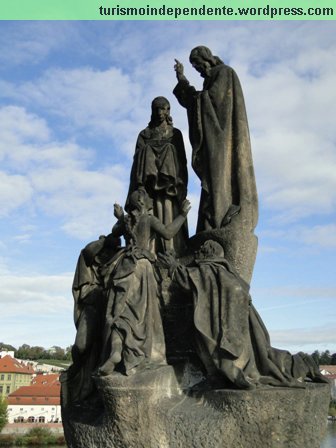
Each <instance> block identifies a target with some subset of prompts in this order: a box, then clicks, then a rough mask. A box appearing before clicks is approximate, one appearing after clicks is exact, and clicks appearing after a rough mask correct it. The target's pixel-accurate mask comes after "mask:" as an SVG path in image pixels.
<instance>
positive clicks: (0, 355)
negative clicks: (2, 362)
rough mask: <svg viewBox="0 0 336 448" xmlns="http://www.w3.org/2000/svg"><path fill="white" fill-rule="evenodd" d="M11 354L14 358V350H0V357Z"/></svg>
mask: <svg viewBox="0 0 336 448" xmlns="http://www.w3.org/2000/svg"><path fill="white" fill-rule="evenodd" d="M7 355H8V356H11V357H12V358H14V352H13V351H10V350H0V358H4V357H5V356H7Z"/></svg>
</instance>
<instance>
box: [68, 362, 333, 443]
mask: <svg viewBox="0 0 336 448" xmlns="http://www.w3.org/2000/svg"><path fill="white" fill-rule="evenodd" d="M193 380H194V376H193V375H190V372H189V377H188V372H186V371H185V372H184V374H183V375H181V372H175V371H174V369H173V368H172V367H170V366H167V367H161V368H158V369H156V370H155V371H153V370H151V371H146V373H144V374H143V373H139V374H137V375H135V376H132V377H125V376H122V375H110V376H108V377H105V378H97V379H96V383H97V387H98V389H99V393H100V396H101V397H102V399H103V402H104V409H103V408H101V411H100V412H99V411H98V408H97V407H96V408H95V409H94V410H90V408H85V407H76V408H72V409H63V424H64V431H65V436H66V439H67V444H68V447H69V448H101V447H104V448H105V447H106V448H168V447H169V448H189V447H192V448H232V447H235V448H251V447H258V448H259V447H260V448H307V447H309V448H318V447H319V446H320V440H321V438H322V436H323V432H324V430H325V426H326V420H325V415H326V411H327V408H328V403H329V396H330V390H329V386H328V385H327V384H313V383H311V384H307V386H306V389H293V388H291V389H289V388H278V387H269V388H262V389H257V390H254V391H242V390H212V391H203V392H187V390H188V389H187V387H188V386H190V385H191V384H192V381H193Z"/></svg>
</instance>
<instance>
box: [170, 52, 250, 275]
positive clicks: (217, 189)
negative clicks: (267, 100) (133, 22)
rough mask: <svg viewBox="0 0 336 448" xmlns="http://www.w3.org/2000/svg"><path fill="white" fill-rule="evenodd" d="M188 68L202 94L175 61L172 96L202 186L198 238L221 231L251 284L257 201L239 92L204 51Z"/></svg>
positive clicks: (233, 78)
mask: <svg viewBox="0 0 336 448" xmlns="http://www.w3.org/2000/svg"><path fill="white" fill-rule="evenodd" d="M190 62H191V64H192V66H193V67H194V68H195V70H197V71H198V72H199V73H200V75H201V76H202V77H203V78H204V84H203V90H202V91H197V90H196V89H195V88H194V87H193V86H191V85H190V84H189V81H188V80H187V78H186V77H185V75H184V69H183V65H182V64H181V63H180V62H179V61H177V60H176V65H175V71H176V76H177V80H178V83H177V85H176V87H175V89H174V91H173V93H174V95H175V96H176V98H177V100H178V101H179V103H180V104H181V105H182V106H183V107H185V108H186V109H187V114H188V121H189V138H190V142H191V145H192V148H193V154H192V166H193V169H194V171H195V172H196V174H197V175H198V177H199V178H200V179H201V184H202V192H201V199H200V206H199V215H198V224H197V232H202V231H209V230H213V229H224V230H223V237H224V240H225V251H226V253H227V256H228V258H229V259H230V261H231V262H232V263H233V264H234V265H235V267H236V268H237V269H238V271H239V273H240V275H241V276H242V277H243V278H244V280H246V281H247V282H249V281H250V278H251V274H252V270H253V265H254V261H255V255H256V249H257V241H256V238H255V236H254V234H253V232H254V228H255V226H256V225H257V220H258V199H257V190H256V185H255V177H254V170H253V163H252V154H251V146H250V137H249V130H248V122H247V116H246V110H245V103H244V97H243V92H242V89H241V85H240V82H239V79H238V77H237V75H236V73H235V71H234V70H233V69H232V68H231V67H229V66H227V65H225V64H224V63H223V61H222V60H221V59H220V58H218V57H217V56H213V54H212V53H211V51H210V50H209V49H208V48H207V47H204V46H199V47H196V48H194V49H193V50H192V51H191V53H190ZM238 211H239V215H238V216H235V217H234V219H232V221H231V218H233V216H234V215H235V214H237V212H238ZM228 224H229V225H228Z"/></svg>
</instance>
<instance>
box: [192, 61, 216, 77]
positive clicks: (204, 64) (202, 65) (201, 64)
mask: <svg viewBox="0 0 336 448" xmlns="http://www.w3.org/2000/svg"><path fill="white" fill-rule="evenodd" d="M190 62H191V65H192V66H193V67H194V69H195V70H197V71H198V73H200V75H201V76H202V77H203V78H205V77H206V76H209V75H210V70H211V65H210V64H209V62H208V61H205V60H204V59H202V58H201V57H199V56H195V57H193V58H192V59H191V60H190Z"/></svg>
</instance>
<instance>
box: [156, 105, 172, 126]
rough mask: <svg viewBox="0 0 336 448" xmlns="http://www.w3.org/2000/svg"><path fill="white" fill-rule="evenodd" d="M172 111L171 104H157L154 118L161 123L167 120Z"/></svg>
mask: <svg viewBox="0 0 336 448" xmlns="http://www.w3.org/2000/svg"><path fill="white" fill-rule="evenodd" d="M169 113H170V106H169V104H163V103H162V104H157V105H155V106H154V108H153V118H154V119H155V120H156V121H158V122H159V123H163V122H164V121H166V119H167V117H168V116H169Z"/></svg>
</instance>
